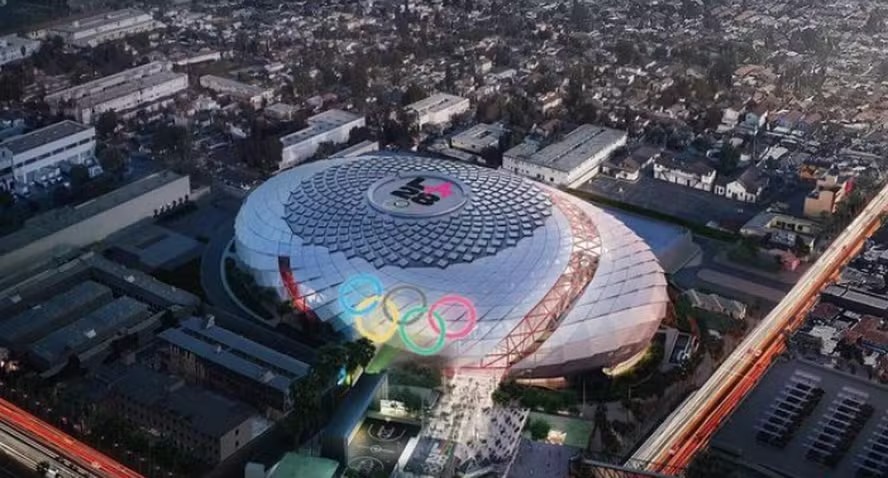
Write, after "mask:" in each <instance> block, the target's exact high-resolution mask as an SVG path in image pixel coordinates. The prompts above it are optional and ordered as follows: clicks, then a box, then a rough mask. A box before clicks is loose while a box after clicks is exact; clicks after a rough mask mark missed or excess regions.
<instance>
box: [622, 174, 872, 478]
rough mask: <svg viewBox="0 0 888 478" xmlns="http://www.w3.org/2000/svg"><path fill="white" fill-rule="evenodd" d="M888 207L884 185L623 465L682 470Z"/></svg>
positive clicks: (746, 390) (769, 361)
mask: <svg viewBox="0 0 888 478" xmlns="http://www.w3.org/2000/svg"><path fill="white" fill-rule="evenodd" d="M886 209H888V185H886V186H885V187H884V188H883V189H882V190H881V191H880V192H879V194H878V195H877V196H876V197H875V198H874V199H873V200H872V201H870V203H869V204H868V205H867V207H866V208H865V209H864V210H863V211H862V212H861V213H860V214H859V215H858V216H857V217H856V218H855V219H854V221H853V222H852V223H851V224H850V225H849V226H848V228H846V229H845V230H844V231H843V232H842V233H841V234H840V235H839V237H837V238H836V239H835V241H833V243H832V244H831V245H830V246H829V247H828V248H827V249H826V251H825V252H824V253H823V255H822V256H821V257H820V259H818V260H817V262H815V263H814V265H813V266H811V268H810V269H808V271H806V272H805V274H804V275H803V276H802V277H801V279H800V280H799V282H798V283H796V285H795V286H794V287H793V289H792V290H791V291H790V292H789V293H788V294H787V295H786V296H785V297H784V298H783V300H781V301H780V303H778V304H777V306H776V307H774V309H772V310H771V312H770V313H769V314H768V315H767V316H766V317H765V318H764V319H763V320H762V321H761V322H760V323H759V325H758V326H757V327H756V328H755V329H753V330H752V332H750V333H749V335H748V336H747V337H746V338H745V339H744V340H743V342H741V343H740V345H738V346H737V348H736V349H735V350H734V352H732V353H731V354H730V355H729V356H728V357H727V358H726V359H725V361H724V362H723V363H722V365H721V366H720V367H719V368H718V369H717V370H716V371H715V373H713V374H712V376H711V377H710V378H709V380H707V381H706V383H705V384H703V386H702V387H700V388H699V389H698V390H697V391H696V392H695V393H694V394H693V395H691V396H690V397H688V399H687V400H685V402H684V403H682V404H681V405H680V406H679V407H678V408H677V409H676V410H675V411H674V412H673V413H672V414H671V415H670V416H669V417H667V419H666V420H665V421H664V422H663V424H662V425H660V427H659V428H658V429H657V430H656V431H655V432H654V433H653V434H652V435H651V436H650V437H649V438H648V439H647V440H646V441H645V442H644V443H643V444H642V445H641V446H640V447H639V448H638V450H637V451H636V452H635V453H634V454H633V455H632V457H631V458H630V459H629V461H628V462H627V464H626V466H628V467H632V468H635V469H638V468H645V469H648V470H650V471H655V472H661V473H675V472H678V471H680V470H682V469H683V468H685V467H686V466H687V465H688V464H689V463H690V462H691V460H692V459H693V457H694V455H695V454H696V453H697V452H698V451H700V450H701V449H703V448H704V447H705V446H706V445H707V443H708V442H709V439H710V438H711V437H712V435H713V434H714V433H715V431H716V430H717V429H718V427H719V425H721V423H722V422H723V421H724V420H725V419H726V418H727V417H728V416H729V415H730V414H731V412H732V411H733V410H734V409H735V408H736V407H737V405H738V404H739V403H740V402H741V401H742V400H743V398H744V397H745V396H746V394H747V393H748V392H749V391H750V390H752V388H754V387H755V385H756V383H758V380H759V379H760V378H761V376H762V375H763V374H764V373H765V372H766V371H767V369H768V366H769V365H770V364H771V362H772V361H773V360H774V358H775V357H777V356H778V355H780V353H782V352H783V349H784V340H783V338H784V336H785V334H786V333H788V332H789V331H791V330H793V329H794V328H796V327H797V326H798V325H799V324H800V323H801V322H802V321H804V317H805V314H806V312H807V310H808V309H810V308H811V307H812V306H813V305H814V304H815V303H816V301H817V297H818V295H819V293H820V291H821V290H822V289H823V287H825V286H826V285H827V284H829V283H830V282H831V281H832V280H833V279H834V278H835V277H837V275H838V274H839V273H840V271H841V269H842V267H843V266H844V265H845V264H847V263H848V261H849V260H850V259H851V258H853V257H854V256H855V255H856V254H857V252H858V251H859V250H860V248H861V247H862V246H863V244H864V241H865V240H866V238H867V237H869V236H870V235H872V234H873V233H874V232H875V231H876V230H877V229H878V227H879V224H880V222H879V218H880V215H881V214H882V213H883V212H884V211H885V210H886Z"/></svg>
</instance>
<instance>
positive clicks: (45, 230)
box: [0, 171, 182, 255]
mask: <svg viewBox="0 0 888 478" xmlns="http://www.w3.org/2000/svg"><path fill="white" fill-rule="evenodd" d="M181 178H182V176H179V175H178V174H176V173H173V172H172V171H160V172H157V173H154V174H152V175H150V176H146V177H144V178H142V179H139V180H138V181H134V182H131V183H129V184H126V185H124V186H121V187H119V188H117V189H115V190H114V191H111V192H109V193H108V194H103V195H102V196H99V197H97V198H95V199H92V200H89V201H87V202H85V203H83V204H79V205H77V206H74V207H70V206H68V207H61V208H56V209H53V210H50V211H47V212H45V213H43V214H41V215H39V216H35V217H33V218H31V219H29V220H28V221H27V222H25V225H24V227H22V228H21V229H19V230H17V231H15V232H13V233H11V234H8V235H6V236H3V237H0V255H3V254H8V253H10V252H12V251H14V250H16V249H18V248H20V247H23V246H25V245H27V244H29V243H31V242H34V241H37V240H39V239H42V238H44V237H46V236H49V235H51V234H54V233H56V232H59V231H61V230H63V229H65V228H67V227H70V226H73V225H74V224H77V223H78V222H81V221H84V220H86V219H88V218H90V217H93V216H95V215H97V214H99V213H101V212H104V211H107V210H108V209H111V208H112V207H115V206H119V205H120V204H123V203H125V202H127V201H130V200H132V199H134V198H137V197H139V196H141V195H143V194H145V193H148V192H150V191H153V190H155V189H157V188H159V187H161V186H164V185H166V184H169V183H171V182H173V181H176V180H178V179H181Z"/></svg>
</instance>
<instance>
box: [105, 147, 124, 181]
mask: <svg viewBox="0 0 888 478" xmlns="http://www.w3.org/2000/svg"><path fill="white" fill-rule="evenodd" d="M99 164H100V165H102V169H103V170H104V171H105V172H106V173H109V174H114V175H120V174H122V173H123V171H124V170H125V169H126V156H125V155H124V154H123V152H122V151H121V150H119V149H117V148H115V147H111V146H109V147H107V148H105V149H103V150H102V152H101V153H99Z"/></svg>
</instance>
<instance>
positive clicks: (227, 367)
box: [158, 317, 308, 416]
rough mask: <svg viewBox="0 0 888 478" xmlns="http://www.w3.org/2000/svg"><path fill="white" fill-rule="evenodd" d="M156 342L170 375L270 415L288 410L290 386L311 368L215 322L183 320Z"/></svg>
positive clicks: (277, 414) (161, 335)
mask: <svg viewBox="0 0 888 478" xmlns="http://www.w3.org/2000/svg"><path fill="white" fill-rule="evenodd" d="M158 338H159V339H160V341H161V344H162V349H161V350H162V352H161V355H162V361H163V362H164V364H165V365H166V366H167V368H168V369H169V370H170V371H172V372H173V373H176V374H178V375H181V376H183V377H185V378H186V379H188V380H190V381H194V382H197V383H200V384H203V385H206V386H207V387H209V388H213V389H216V390H220V391H222V392H225V393H228V394H230V395H232V396H235V397H238V398H240V399H241V400H243V401H244V402H246V403H249V404H251V405H252V406H254V407H256V408H257V409H258V410H260V411H262V412H263V413H266V414H268V415H269V416H281V415H282V414H284V413H286V412H287V411H289V410H290V408H291V407H292V400H291V397H290V387H291V385H292V384H293V383H294V382H296V381H297V380H299V379H300V378H302V377H304V376H305V375H306V374H307V373H308V364H306V363H304V362H301V361H299V360H296V359H295V358H293V357H291V356H289V355H285V354H283V353H281V352H278V351H276V350H274V349H271V348H269V347H266V346H264V345H262V344H259V343H257V342H254V341H252V340H249V339H247V338H245V337H243V336H241V335H238V334H236V333H234V332H231V331H229V330H227V329H225V328H223V327H220V326H218V325H216V324H215V320H214V319H213V318H212V317H210V318H207V319H201V318H197V317H192V318H190V319H187V320H184V321H182V323H181V325H180V326H179V327H177V328H172V329H167V330H164V331H163V332H161V333H160V334H159V335H158Z"/></svg>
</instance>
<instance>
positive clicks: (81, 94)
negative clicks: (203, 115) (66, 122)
mask: <svg viewBox="0 0 888 478" xmlns="http://www.w3.org/2000/svg"><path fill="white" fill-rule="evenodd" d="M171 70H172V64H171V63H169V62H159V61H155V62H152V63H147V64H145V65H141V66H137V67H135V68H130V69H128V70H124V71H122V72H120V73H116V74H114V75H110V76H106V77H104V78H99V79H97V80H93V81H90V82H88V83H84V84H82V85H78V86H74V87H72V88H68V89H65V90H62V91H58V92H54V93H51V94H48V95H46V102H47V103H48V104H49V105H50V107H51V108H52V109H53V111H54V112H59V111H64V112H65V113H66V114H68V115H71V116H73V117H74V118H76V119H77V120H78V121H80V122H81V123H87V124H91V123H93V122H94V121H96V119H98V117H99V115H101V114H102V113H104V112H106V111H116V112H117V113H118V114H119V115H120V116H122V117H124V118H127V117H130V116H133V115H134V114H135V113H136V112H137V111H139V110H142V111H154V110H157V109H158V108H161V107H163V106H164V105H165V104H168V103H169V102H170V101H171V98H172V96H174V95H175V94H176V93H179V92H180V91H183V90H185V89H187V88H188V75H187V74H185V73H175V72H173V71H171Z"/></svg>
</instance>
